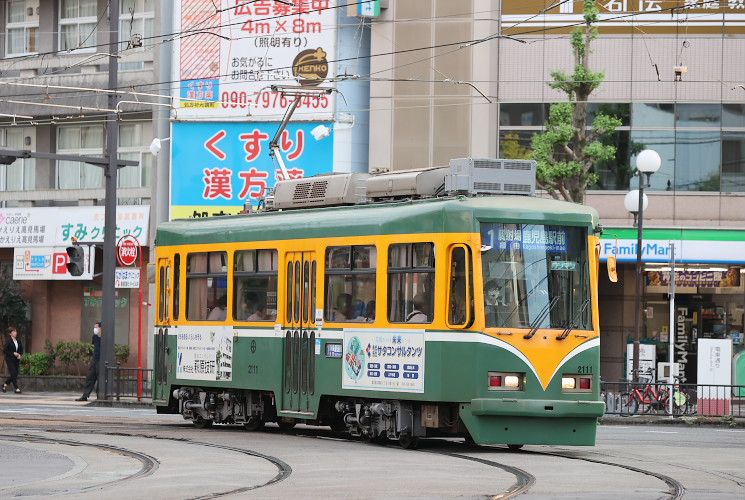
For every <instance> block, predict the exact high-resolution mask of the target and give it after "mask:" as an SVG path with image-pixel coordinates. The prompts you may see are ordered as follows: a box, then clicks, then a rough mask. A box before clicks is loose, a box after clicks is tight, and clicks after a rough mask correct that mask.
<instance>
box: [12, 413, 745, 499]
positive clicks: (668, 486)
mask: <svg viewBox="0 0 745 500" xmlns="http://www.w3.org/2000/svg"><path fill="white" fill-rule="evenodd" d="M55 422H56V421H50V420H49V419H44V422H43V423H42V422H39V421H37V422H34V423H35V424H39V425H38V426H36V425H33V427H35V428H36V427H38V429H39V430H46V431H57V432H69V433H71V434H74V433H87V434H101V435H117V436H125V437H132V438H149V439H162V440H169V441H174V442H180V443H183V444H184V445H188V446H199V447H207V448H214V449H220V450H224V451H228V452H231V453H239V454H244V455H247V456H252V457H255V458H258V459H261V460H265V461H267V462H269V463H271V464H273V465H274V467H276V474H275V475H274V476H273V477H271V478H270V479H268V480H265V481H261V482H258V483H256V484H250V485H246V486H241V487H237V488H231V489H229V490H227V491H219V492H212V493H205V494H204V495H198V494H197V495H193V496H190V497H188V498H190V499H192V500H197V499H199V500H201V499H212V498H220V497H223V496H228V495H235V494H240V493H243V492H248V491H251V490H257V489H260V488H264V487H267V486H270V485H274V484H278V483H281V482H282V481H284V480H285V479H287V478H288V477H289V476H290V475H291V474H292V473H293V469H292V467H291V466H290V464H288V463H287V462H285V461H283V460H281V459H279V458H277V457H275V456H270V455H267V454H264V453H260V452H257V451H254V450H250V449H247V448H244V447H240V446H234V445H232V444H220V443H219V442H207V441H206V440H202V439H191V438H184V437H176V436H173V435H171V436H169V435H167V433H164V432H163V429H164V428H168V429H169V430H175V431H181V430H184V429H191V427H188V426H184V425H183V424H181V423H179V424H178V425H173V424H166V425H165V426H164V424H152V423H151V424H145V425H141V426H139V427H138V428H137V430H134V429H132V423H131V422H121V424H120V423H119V422H113V421H112V422H109V425H108V426H107V428H106V429H100V428H99V429H95V428H93V427H91V426H89V425H88V424H92V425H94V424H97V423H99V424H100V422H96V421H95V419H92V420H91V421H90V422H87V421H85V422H84V421H81V420H79V419H76V421H74V422H72V421H67V422H66V423H67V424H71V426H70V427H67V428H66V429H63V430H60V426H59V425H55ZM60 423H61V422H60ZM1 428H2V425H0V429H1ZM26 429H27V430H31V428H30V427H29V426H26ZM195 432H199V437H200V438H202V437H203V438H205V439H207V438H209V436H210V435H211V434H212V433H215V432H216V434H214V436H215V437H218V436H220V438H219V439H216V440H215V441H223V442H225V439H226V438H227V439H231V440H233V441H235V437H233V434H235V435H236V436H237V435H238V434H244V433H245V431H243V429H239V428H238V427H236V428H235V429H233V428H231V427H229V426H220V428H218V429H213V430H210V431H195ZM267 432H268V433H269V434H272V433H276V434H279V433H280V432H282V431H280V430H279V429H274V428H269V429H267V430H266V432H264V433H262V434H266V433H267ZM282 434H285V435H288V434H291V435H293V436H297V437H299V438H306V439H307V438H315V439H333V440H343V441H355V442H356V441H357V440H356V439H354V438H349V437H346V436H342V435H340V434H339V433H334V432H331V431H328V430H326V429H314V428H307V429H306V428H301V429H298V428H296V429H294V430H292V431H284V432H282ZM189 435H193V434H192V433H189ZM209 439H212V438H209ZM0 440H6V441H10V440H15V441H22V440H35V441H38V442H42V441H43V440H45V442H50V443H51V442H57V443H59V444H63V445H70V446H79V445H84V446H97V447H99V448H100V449H102V450H105V451H109V452H114V453H120V454H124V455H127V456H132V457H133V458H136V459H137V460H139V461H140V462H141V464H142V465H141V468H140V470H139V471H137V472H136V473H133V474H131V475H129V476H128V477H126V478H121V479H118V480H117V481H112V482H111V483H102V484H99V485H96V486H95V487H93V486H92V487H88V488H85V489H80V490H77V491H81V492H83V491H88V490H90V489H91V488H99V489H101V488H107V487H109V486H113V485H114V484H120V483H121V482H123V481H131V479H136V478H140V477H144V476H146V475H150V474H152V473H153V472H154V471H155V470H157V467H158V462H157V460H156V459H155V458H152V457H151V456H149V455H147V454H142V453H140V455H141V456H139V457H138V455H137V454H138V453H139V452H137V451H131V450H127V449H125V448H118V447H112V446H107V445H91V444H89V443H84V442H81V441H77V440H74V439H71V438H58V439H51V438H41V437H39V436H35V435H34V436H30V435H22V436H15V437H13V436H10V437H9V436H4V437H0ZM423 445H424V446H423V447H422V449H420V450H416V451H413V453H428V454H437V455H441V456H446V457H450V458H453V459H455V460H466V461H470V462H473V463H478V464H481V465H484V466H486V467H490V468H494V469H499V470H501V471H503V472H505V473H507V474H510V475H511V476H512V477H513V478H514V480H513V481H511V483H510V484H509V486H508V487H506V488H504V489H503V490H500V491H493V492H488V493H484V494H483V495H482V496H483V498H494V499H508V498H515V497H518V496H521V495H525V494H528V495H530V492H531V489H534V487H535V486H536V485H541V486H542V487H545V483H543V484H541V482H542V481H543V479H542V478H539V479H537V478H536V476H534V475H533V474H535V473H536V472H542V471H541V469H540V468H539V469H535V470H533V468H531V467H530V466H525V465H524V464H525V463H526V462H525V460H524V457H526V456H536V457H538V456H543V457H546V458H547V459H557V460H577V461H582V462H585V463H588V464H589V463H592V464H597V465H598V466H602V467H612V468H616V469H623V470H626V471H630V472H632V473H635V474H640V475H643V476H648V477H651V478H654V479H656V480H658V481H660V482H661V483H662V484H664V490H661V493H660V495H659V496H658V498H665V499H682V498H685V496H686V492H687V488H686V486H685V485H684V484H683V483H682V482H681V481H679V480H677V479H676V478H675V477H672V476H671V475H668V474H663V473H661V472H659V470H660V467H659V466H660V465H664V466H665V467H669V468H677V469H684V470H688V469H690V470H691V471H695V472H697V473H701V474H707V475H714V476H716V477H718V478H720V479H722V480H727V481H731V482H734V483H735V484H736V485H737V486H739V487H741V488H742V487H743V479H742V478H739V477H736V476H734V475H732V474H727V473H725V472H720V471H716V470H712V471H709V470H705V469H704V468H694V467H691V466H688V465H685V464H676V463H667V462H659V461H656V462H655V465H656V467H652V468H645V467H644V466H643V464H641V463H640V462H639V461H638V458H636V457H628V456H621V455H614V454H608V453H601V452H598V451H596V450H584V449H583V450H575V449H571V450H566V449H561V448H559V449H557V450H556V451H548V450H547V451H543V450H520V451H517V452H514V451H512V452H508V451H507V450H506V449H505V448H504V447H497V446H479V445H473V444H467V443H463V442H460V441H454V440H448V439H427V440H425V441H423ZM370 446H374V445H370ZM386 447H387V448H391V449H399V447H398V445H397V444H394V443H393V442H391V443H390V444H387V445H386ZM494 452H502V453H504V454H505V456H514V457H516V458H517V457H523V460H521V461H513V460H494V459H492V457H493V453H494ZM187 453H192V452H187ZM400 453H412V451H408V450H400ZM130 454H131V455H130ZM489 454H492V457H490V456H489ZM280 456H283V455H280ZM286 456H290V455H286ZM632 460H637V461H636V462H634V464H633V465H632V464H631V463H628V462H630V461H632ZM505 462H506V463H505ZM528 463H531V462H528ZM516 465H517V466H516ZM653 469H654V470H653ZM304 472H305V471H304ZM484 477H485V478H486V479H487V480H489V475H488V473H486V475H485V476H484ZM487 484H488V483H487ZM652 484H653V483H652ZM487 491H488V490H487ZM694 491H695V489H694ZM71 492H73V493H74V491H72V490H71ZM65 494H67V492H66V493H65ZM184 498H187V497H186V496H185V497H184Z"/></svg>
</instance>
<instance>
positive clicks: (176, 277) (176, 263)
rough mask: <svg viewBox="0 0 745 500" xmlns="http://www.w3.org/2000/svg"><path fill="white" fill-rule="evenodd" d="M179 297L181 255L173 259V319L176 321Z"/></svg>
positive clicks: (178, 254)
mask: <svg viewBox="0 0 745 500" xmlns="http://www.w3.org/2000/svg"><path fill="white" fill-rule="evenodd" d="M180 297H181V254H180V253H177V254H176V255H175V256H174V258H173V297H172V298H171V299H172V300H173V319H175V320H178V316H179V308H180V303H179V300H180Z"/></svg>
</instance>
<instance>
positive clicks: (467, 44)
mask: <svg viewBox="0 0 745 500" xmlns="http://www.w3.org/2000/svg"><path fill="white" fill-rule="evenodd" d="M566 1H568V0H563V1H562V2H560V3H559V4H556V5H553V4H552V6H553V7H556V6H559V5H561V4H562V3H565V2H566ZM356 3H362V2H356ZM555 3H556V2H554V4H555ZM706 3H708V2H707V1H705V0H703V1H701V2H698V3H697V4H692V5H698V4H702V5H703V4H706ZM351 5H354V4H351ZM552 6H549V7H547V8H545V9H543V10H542V11H541V12H539V13H537V14H534V15H532V16H531V17H530V18H528V19H526V20H523V21H520V23H523V22H527V21H528V20H529V19H533V18H535V17H537V16H538V15H540V14H541V13H542V12H545V11H547V10H548V9H550V8H552ZM236 7H237V6H233V7H230V9H233V8H236ZM340 7H343V6H339V5H337V6H332V7H328V8H340ZM681 9H683V10H687V9H686V8H685V7H680V6H676V7H671V8H667V9H660V10H657V11H654V13H662V12H668V11H669V12H673V11H678V10H681ZM223 10H225V9H223ZM639 14H640V13H639V12H633V13H627V14H622V15H619V16H614V17H610V18H606V19H603V20H599V21H598V23H597V24H602V23H604V22H610V21H614V20H618V19H625V18H628V17H634V16H637V15H639ZM296 15H298V14H287V15H282V16H274V17H270V18H266V19H276V18H281V17H291V16H296ZM701 15H702V16H706V15H710V14H707V13H702V14H701ZM262 19H263V18H262ZM435 19H437V18H435ZM473 21H474V22H477V21H479V20H478V19H473ZM520 23H518V24H520ZM233 24H237V23H229V24H227V26H231V25H233ZM647 24H649V25H653V24H654V21H649V22H648V23H647ZM582 25H584V22H582V23H574V24H566V25H563V26H559V27H547V28H543V29H540V30H532V31H524V32H520V33H516V34H513V35H510V37H517V36H523V35H531V34H535V33H545V32H547V31H551V30H556V29H566V28H568V27H573V26H582ZM512 28H514V25H513V26H510V27H509V28H508V29H512ZM637 29H638V28H637ZM503 31H504V30H502V32H503ZM187 32H188V30H185V31H181V32H179V33H177V34H175V35H178V34H183V33H187ZM173 35H174V34H169V35H157V36H153V37H147V38H145V39H160V38H164V37H166V36H173ZM495 36H500V35H499V33H495V34H492V35H490V36H488V37H484V38H481V39H477V40H470V41H465V42H464V41H461V42H453V43H445V44H436V45H429V46H422V47H415V48H409V49H399V50H394V51H389V52H384V53H377V54H370V55H364V56H359V55H357V56H356V57H350V58H341V59H336V60H331V61H329V62H333V63H342V62H347V61H354V60H359V59H372V58H374V57H383V56H390V55H397V54H403V53H411V52H417V51H422V50H435V49H438V48H447V47H453V46H455V45H459V48H458V49H455V50H459V49H462V48H465V47H470V46H473V45H475V44H477V43H483V42H484V41H488V40H491V39H493V37H495ZM169 41H172V40H165V41H162V42H159V43H158V44H155V45H152V46H151V47H148V48H147V49H145V50H153V49H154V48H155V47H157V46H158V45H160V44H164V43H169ZM122 43H124V42H122ZM462 45H465V47H461V46H462ZM127 50H128V49H125V50H122V51H120V52H119V53H118V54H123V53H126V51H127ZM455 50H453V51H448V52H442V53H439V54H433V55H431V56H429V57H427V58H423V59H422V60H420V61H419V62H422V61H424V60H428V59H433V58H436V57H440V56H442V55H446V54H448V53H452V52H454V51H455ZM139 52H140V51H139V50H138V53H139ZM50 54H55V55H60V53H59V52H49V53H45V54H42V56H43V55H50ZM93 55H94V56H95V55H96V54H93ZM39 56H40V55H39V54H36V55H33V56H25V57H39ZM407 64H413V63H407ZM288 68H289V67H281V68H273V70H276V69H288ZM396 68H397V67H392V68H388V69H385V70H377V71H375V72H371V73H370V74H368V75H364V76H363V75H340V76H339V75H337V77H332V78H329V79H328V80H329V81H343V80H347V79H352V78H353V79H356V80H368V79H369V80H370V81H373V78H372V75H374V74H378V73H380V72H384V71H391V70H394V69H396ZM264 71H268V70H258V71H255V73H261V72H264ZM224 76H228V75H227V74H225V75H219V77H224ZM37 78H38V77H37ZM389 80H390V81H401V80H398V79H389ZM406 81H420V80H418V79H407V80H406ZM421 81H426V80H421ZM687 81H690V80H687ZM181 82H182V80H172V81H164V82H154V83H150V84H143V85H138V86H137V88H153V87H165V88H168V89H171V90H175V89H177V88H180V85H179V86H174V85H173V84H180V83H181ZM436 82H439V83H466V84H468V85H471V86H473V84H474V83H479V82H476V81H468V82H465V81H454V79H450V78H445V79H444V80H437V81H436ZM223 83H224V85H231V84H237V85H240V84H242V83H243V82H223ZM730 85H731V84H730ZM127 88H129V89H132V88H133V87H131V86H121V87H119V88H118V89H115V90H116V91H122V89H127ZM90 90H91V92H98V93H100V92H101V91H100V89H90ZM476 90H478V89H476ZM479 93H481V92H480V91H479ZM59 94H62V93H57V95H59ZM38 95H40V96H41V95H43V94H38ZM482 95H483V94H482ZM23 96H24V97H29V95H28V94H23ZM8 97H13V96H8ZM81 97H84V96H81ZM172 97H173V93H171V94H164V95H159V96H158V98H161V99H169V98H172ZM484 97H486V96H484ZM0 102H2V99H1V98H0ZM143 104H148V103H143Z"/></svg>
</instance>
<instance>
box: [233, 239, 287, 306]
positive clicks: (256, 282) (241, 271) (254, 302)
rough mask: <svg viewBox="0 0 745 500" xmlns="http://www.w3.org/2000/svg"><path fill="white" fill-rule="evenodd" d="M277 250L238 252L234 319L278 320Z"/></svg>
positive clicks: (235, 275)
mask: <svg viewBox="0 0 745 500" xmlns="http://www.w3.org/2000/svg"><path fill="white" fill-rule="evenodd" d="M278 269H279V261H278V255H277V250H272V249H262V250H242V251H238V252H235V260H234V265H233V301H234V303H233V318H234V319H235V320H237V321H274V320H275V319H276V318H277V271H278Z"/></svg>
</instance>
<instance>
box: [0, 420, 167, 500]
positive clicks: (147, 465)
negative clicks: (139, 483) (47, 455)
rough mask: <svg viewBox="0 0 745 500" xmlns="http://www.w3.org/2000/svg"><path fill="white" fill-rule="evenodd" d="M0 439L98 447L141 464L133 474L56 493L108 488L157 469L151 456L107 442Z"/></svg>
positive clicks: (15, 437)
mask: <svg viewBox="0 0 745 500" xmlns="http://www.w3.org/2000/svg"><path fill="white" fill-rule="evenodd" d="M0 440H3V441H13V442H16V443H19V442H33V443H47V444H63V445H67V446H88V447H91V448H98V449H100V450H104V451H110V452H114V453H118V454H120V455H124V456H127V457H130V458H134V459H135V460H138V461H139V462H140V463H141V464H142V466H141V467H140V470H138V471H137V472H135V473H134V474H130V475H128V476H125V477H122V478H119V479H115V480H113V481H107V482H105V483H100V484H95V485H91V486H85V487H82V488H72V489H69V490H63V491H61V492H60V493H58V494H63V495H69V494H72V493H83V492H86V491H91V490H98V489H103V488H108V487H110V486H114V485H118V484H120V483H123V482H124V481H129V480H131V479H137V478H141V477H145V476H149V475H150V474H152V473H153V472H155V471H156V470H158V461H157V460H156V459H154V458H153V457H151V456H149V455H145V454H144V453H140V452H138V451H132V450H127V449H125V448H119V447H118V446H112V445H109V444H97V443H85V442H82V441H73V440H70V439H58V438H45V437H42V436H32V435H28V434H22V435H19V436H0Z"/></svg>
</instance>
